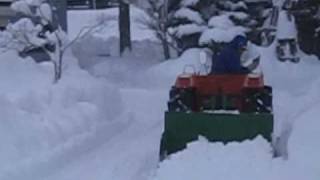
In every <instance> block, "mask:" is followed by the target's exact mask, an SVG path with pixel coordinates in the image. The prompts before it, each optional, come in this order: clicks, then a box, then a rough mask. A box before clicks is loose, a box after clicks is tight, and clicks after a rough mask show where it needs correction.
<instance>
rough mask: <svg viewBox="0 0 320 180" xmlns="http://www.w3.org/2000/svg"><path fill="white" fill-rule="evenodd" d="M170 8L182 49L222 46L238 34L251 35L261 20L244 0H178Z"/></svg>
mask: <svg viewBox="0 0 320 180" xmlns="http://www.w3.org/2000/svg"><path fill="white" fill-rule="evenodd" d="M170 8H171V9H170V10H171V11H174V15H173V18H172V20H171V22H170V26H171V28H170V33H171V34H172V35H173V36H174V37H175V40H176V41H177V42H178V45H179V47H180V48H181V49H182V50H185V49H187V48H190V47H203V46H211V47H217V48H218V49H219V47H222V46H223V44H225V43H228V42H230V41H231V40H232V39H233V38H234V37H235V36H236V35H239V34H246V35H250V32H251V31H252V30H253V29H254V28H255V27H256V26H257V24H258V23H257V21H256V20H255V18H253V16H252V15H251V14H250V13H248V12H249V11H248V6H247V3H246V2H245V1H243V0H180V1H178V0H176V1H175V3H173V5H172V6H170ZM214 49H216V48H214ZM218 49H216V50H218Z"/></svg>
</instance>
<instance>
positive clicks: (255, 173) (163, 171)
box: [152, 137, 272, 180]
mask: <svg viewBox="0 0 320 180" xmlns="http://www.w3.org/2000/svg"><path fill="white" fill-rule="evenodd" d="M271 157H272V149H271V147H270V145H269V144H268V143H267V141H266V140H264V139H263V138H262V137H258V138H256V139H255V140H254V141H245V142H243V143H229V144H228V145H223V144H222V143H209V142H207V141H206V140H205V139H202V140H200V141H196V142H192V143H190V144H188V148H187V149H186V150H184V151H182V152H180V153H177V154H173V155H172V156H170V158H169V159H168V160H165V161H164V162H162V163H161V164H160V167H159V169H158V171H157V173H156V175H155V177H154V178H152V179H153V180H171V179H172V180H180V179H181V180H195V179H201V180H211V179H216V180H225V179H233V180H235V179H247V180H251V179H252V180H255V179H261V180H263V179H266V180H267V179H271V178H270V173H269V172H270V171H271V168H272V166H271V164H272V158H271Z"/></svg>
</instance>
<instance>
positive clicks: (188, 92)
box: [168, 87, 195, 112]
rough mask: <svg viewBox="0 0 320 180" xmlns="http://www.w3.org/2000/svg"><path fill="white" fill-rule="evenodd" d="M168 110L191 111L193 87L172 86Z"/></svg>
mask: <svg viewBox="0 0 320 180" xmlns="http://www.w3.org/2000/svg"><path fill="white" fill-rule="evenodd" d="M169 97H170V100H169V102H168V110H169V111H174V112H189V111H192V107H193V105H194V103H195V102H194V89H192V88H181V89H179V88H175V87H172V88H171V90H170V93H169Z"/></svg>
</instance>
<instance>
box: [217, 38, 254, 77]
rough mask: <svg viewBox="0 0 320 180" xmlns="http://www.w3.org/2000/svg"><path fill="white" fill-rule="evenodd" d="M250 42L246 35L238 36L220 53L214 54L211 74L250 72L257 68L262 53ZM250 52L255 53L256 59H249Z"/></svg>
mask: <svg viewBox="0 0 320 180" xmlns="http://www.w3.org/2000/svg"><path fill="white" fill-rule="evenodd" d="M248 44H249V43H248V40H247V38H246V37H245V36H243V35H238V36H236V37H235V38H234V39H233V40H232V41H231V42H230V43H229V44H228V45H226V47H225V48H224V49H222V51H221V53H220V54H218V55H217V56H213V58H212V69H211V74H248V73H251V72H253V71H254V70H255V69H257V67H258V65H259V62H260V55H259V53H257V51H254V47H253V46H252V45H251V44H249V45H250V46H249V45H248ZM252 52H254V53H252ZM250 54H254V59H249V58H250V57H249V56H250ZM250 61H251V62H250Z"/></svg>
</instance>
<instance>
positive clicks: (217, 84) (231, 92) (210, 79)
mask: <svg viewBox="0 0 320 180" xmlns="http://www.w3.org/2000/svg"><path fill="white" fill-rule="evenodd" d="M175 87H176V88H181V89H184V88H193V89H195V93H196V94H195V95H196V102H197V104H198V105H195V107H194V108H193V109H194V110H195V111H199V104H200V102H201V101H202V100H203V99H205V98H207V97H210V96H234V97H239V98H237V99H236V100H235V102H234V104H235V106H236V107H238V109H239V110H241V109H242V108H243V107H244V102H243V98H241V97H243V96H244V92H245V90H246V89H256V90H257V91H260V90H263V88H264V82H263V75H260V76H255V77H251V76H250V75H246V74H237V75H234V74H233V75H208V76H202V75H182V76H179V77H178V78H177V80H176V83H175Z"/></svg>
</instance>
